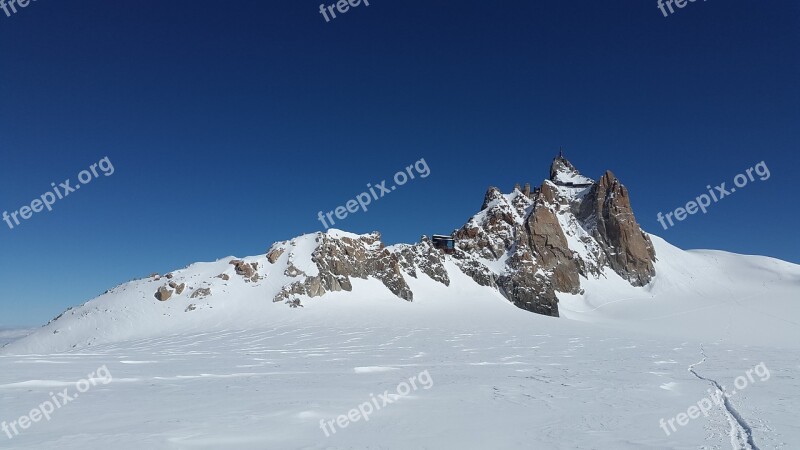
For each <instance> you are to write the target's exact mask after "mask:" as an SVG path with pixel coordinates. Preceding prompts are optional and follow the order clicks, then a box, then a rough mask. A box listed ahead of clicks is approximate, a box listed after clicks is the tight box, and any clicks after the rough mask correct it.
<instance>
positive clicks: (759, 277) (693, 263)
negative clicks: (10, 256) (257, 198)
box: [0, 156, 800, 353]
mask: <svg viewBox="0 0 800 450" xmlns="http://www.w3.org/2000/svg"><path fill="white" fill-rule="evenodd" d="M550 172H551V173H550V178H549V179H547V180H545V181H544V182H543V183H542V185H541V186H540V187H537V188H534V189H533V190H531V189H530V187H529V185H526V186H525V187H524V188H520V187H519V186H517V187H515V189H514V190H513V191H512V192H511V193H509V194H503V193H502V192H500V190H499V189H497V188H493V187H490V188H489V189H488V191H487V192H486V195H485V198H484V201H483V204H482V208H481V210H480V211H479V212H478V213H476V214H475V215H474V216H472V217H471V218H470V219H469V220H468V221H467V223H466V224H465V225H464V226H463V227H461V228H460V229H458V230H456V231H455V232H454V233H453V236H454V238H455V240H456V250H455V252H454V253H453V254H452V255H449V254H445V253H444V252H442V251H441V250H439V249H437V248H435V246H434V245H433V243H432V242H431V241H430V240H429V239H428V238H427V237H424V236H423V238H422V239H421V240H420V242H418V243H415V244H397V245H392V246H388V247H387V246H385V245H384V244H383V243H382V242H381V237H380V234H379V233H377V232H374V233H370V234H365V235H357V234H353V233H348V232H344V231H340V230H333V229H332V230H328V231H327V232H325V233H322V232H317V233H310V234H306V235H303V236H299V237H296V238H294V239H291V240H288V241H282V242H277V243H275V244H273V245H272V246H271V247H270V248H269V250H268V251H267V252H266V253H265V254H262V255H256V256H252V257H246V258H236V257H233V256H231V257H227V258H222V259H220V260H218V261H216V262H211V263H195V264H192V265H190V266H188V267H186V268H185V269H181V270H176V271H173V272H171V273H168V274H165V275H160V274H153V275H152V276H150V277H148V278H145V279H140V280H134V281H131V282H128V283H125V284H122V285H120V286H117V287H116V288H114V289H111V290H109V291H107V292H106V293H104V294H103V295H101V296H100V297H98V298H96V299H94V300H92V301H90V302H88V303H86V304H84V305H82V306H80V307H77V308H74V309H70V310H68V311H66V312H65V313H63V314H62V315H61V316H59V317H57V318H56V319H54V320H52V321H51V322H50V323H48V324H47V325H46V326H45V327H43V328H42V329H40V330H39V331H37V332H35V333H33V334H32V335H30V336H28V337H26V338H23V339H21V340H19V341H16V342H14V343H12V344H10V345H8V346H7V347H5V348H4V349H2V350H0V352H2V353H15V352H22V353H25V352H48V351H64V350H68V349H71V348H84V347H87V346H91V345H96V344H99V343H107V342H117V341H121V340H126V339H134V338H140V337H144V336H157V335H160V334H164V333H166V334H172V333H180V332H182V331H186V330H205V329H214V328H220V327H222V328H252V327H259V326H262V325H263V324H264V322H265V321H269V320H270V318H273V317H283V318H290V320H302V317H303V316H313V315H314V313H313V311H314V309H316V308H320V306H321V305H322V304H324V303H325V302H328V301H329V300H330V301H332V302H336V304H337V305H342V304H343V302H349V303H350V305H351V306H352V305H355V304H357V305H359V306H358V307H359V308H372V306H371V305H373V304H375V305H378V304H380V305H384V306H385V305H386V304H389V303H391V304H392V305H393V306H391V307H390V309H391V310H392V311H396V312H398V313H401V314H408V313H409V312H411V311H416V312H415V313H413V314H417V313H420V312H421V311H429V309H428V308H433V309H434V310H435V311H436V313H435V314H446V315H450V316H452V315H453V314H454V313H455V311H456V310H457V309H459V308H461V307H464V305H467V304H469V303H465V301H464V300H460V299H463V298H464V297H480V298H481V300H479V301H478V302H477V303H475V304H472V306H471V307H474V308H477V309H476V310H479V311H483V309H484V308H488V310H487V311H494V310H495V308H502V309H503V311H505V307H507V306H509V304H513V305H515V306H516V307H518V308H520V309H523V310H526V311H531V312H534V313H538V314H541V315H545V316H555V317H557V316H565V317H567V318H569V319H576V320H585V321H592V322H609V323H616V322H618V321H619V320H620V317H627V318H628V320H630V321H635V319H642V318H644V317H647V316H651V315H652V313H653V312H655V311H659V312H663V313H664V314H665V315H666V317H670V316H669V315H670V314H674V313H675V311H676V310H681V309H692V308H696V307H697V305H701V303H702V302H705V303H702V305H704V306H708V304H707V303H708V302H707V299H708V298H712V297H713V296H717V295H719V292H726V293H725V294H724V295H730V294H728V293H727V292H731V293H734V295H736V296H739V295H741V294H742V293H749V292H752V291H753V288H754V287H756V286H757V285H758V284H759V283H760V284H761V286H757V287H758V288H759V289H762V290H763V288H764V287H766V285H767V282H769V283H771V284H772V287H771V289H772V291H773V292H775V293H777V294H778V295H777V297H776V302H778V303H779V304H780V305H781V308H788V309H793V308H794V309H796V308H797V307H796V306H795V305H796V302H790V298H791V297H792V295H791V294H790V293H791V292H793V291H794V292H796V291H797V287H798V286H800V268H798V266H796V265H793V264H789V263H785V262H782V261H778V260H773V259H770V258H760V257H745V256H739V255H731V254H727V253H724V252H715V253H707V254H706V253H703V252H685V251H682V250H679V249H677V248H675V247H673V246H671V245H669V244H668V243H666V242H664V241H663V240H661V239H658V238H656V237H655V236H650V235H648V234H646V233H644V232H643V231H642V230H641V229H640V227H639V225H638V223H637V222H636V219H635V217H634V215H633V211H632V209H631V206H630V199H629V194H628V191H627V189H626V188H625V187H624V186H623V185H622V184H621V183H620V182H619V180H617V179H616V177H614V175H613V174H612V173H611V172H606V173H605V174H604V175H603V176H602V177H601V178H600V179H599V181H594V180H591V179H589V178H586V177H584V176H582V175H580V173H579V172H578V171H577V169H575V168H574V166H572V164H571V163H569V161H567V160H566V159H564V158H563V157H561V156H559V157H557V158H556V159H555V160H554V161H553V164H552V166H551V171H550ZM656 255H658V256H659V259H658V260H657V259H656ZM720 260H721V261H722V262H720ZM710 271H713V272H714V273H716V274H717V277H721V278H730V275H726V274H730V273H742V274H743V276H742V277H739V278H737V279H732V280H730V282H729V283H716V282H707V281H703V280H699V279H697V277H698V273H700V272H706V273H708V272H710ZM698 293H702V295H701V296H700V297H701V298H699V297H698V295H699V294H698ZM753 295H757V294H753ZM317 299H319V300H317ZM620 299H626V301H625V302H622V301H621V300H620ZM560 300H561V301H560ZM637 300H638V301H637ZM392 302H394V303H398V304H397V305H395V304H394V303H392ZM459 302H461V303H459ZM617 302H620V304H617ZM403 303H408V304H409V305H416V306H413V307H410V308H406V307H402V306H400V305H401V304H403ZM287 305H288V306H287ZM444 305H446V306H444ZM623 305H624V307H623ZM702 305H701V306H702ZM300 307H302V308H303V310H302V313H299V309H300ZM376 307H377V306H376ZM399 311H405V312H399ZM712 312H713V309H712V308H709V311H707V313H709V314H710V313H712ZM363 313H364V312H359V313H356V316H358V315H359V314H363ZM286 314H292V316H287V315H286ZM504 314H505V313H504ZM751 315H752V314H745V315H743V316H742V317H743V319H744V318H746V317H749V316H751ZM698 317H705V313H701V314H698ZM653 320H658V319H657V318H653ZM770 320H771V319H770ZM667 323H669V321H667ZM783 325H785V324H777V325H770V326H771V327H772V328H776V329H781V327H782V326H783ZM667 328H669V325H667ZM709 329H713V327H710V328H709ZM787 332H788V331H787Z"/></svg>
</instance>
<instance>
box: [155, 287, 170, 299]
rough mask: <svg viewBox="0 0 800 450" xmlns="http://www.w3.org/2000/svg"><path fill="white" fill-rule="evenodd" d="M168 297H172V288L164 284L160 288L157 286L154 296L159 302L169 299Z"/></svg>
mask: <svg viewBox="0 0 800 450" xmlns="http://www.w3.org/2000/svg"><path fill="white" fill-rule="evenodd" d="M170 297H172V290H170V289H169V288H167V287H166V286H161V287H160V288H158V291H156V298H157V299H158V301H160V302H165V301H167V300H169V298H170Z"/></svg>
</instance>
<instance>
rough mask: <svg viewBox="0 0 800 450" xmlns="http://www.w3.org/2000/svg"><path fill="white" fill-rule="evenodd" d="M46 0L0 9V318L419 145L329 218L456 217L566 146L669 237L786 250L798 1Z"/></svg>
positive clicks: (302, 205) (169, 263)
mask: <svg viewBox="0 0 800 450" xmlns="http://www.w3.org/2000/svg"><path fill="white" fill-rule="evenodd" d="M319 3H320V1H319V0H317V1H307V0H293V1H285V2H277V1H272V0H270V1H258V0H232V1H229V2H221V1H214V2H211V1H205V0H192V1H189V0H174V1H170V2H163V1H137V2H119V1H115V2H111V1H100V0H81V1H68V2H67V1H48V0H40V1H37V2H34V3H31V4H30V5H29V6H28V7H27V8H25V9H22V10H19V11H18V12H17V13H16V14H13V15H12V16H11V17H6V16H5V14H4V13H2V11H0V42H2V47H0V89H2V91H1V99H0V117H2V120H0V154H1V155H2V160H0V212H2V211H9V212H10V211H14V210H17V209H18V208H20V207H22V206H23V205H25V204H30V203H31V201H32V200H33V199H34V198H36V197H38V196H40V195H42V194H43V193H44V192H45V191H46V190H48V189H49V188H50V183H51V182H56V183H60V182H62V181H64V180H65V179H67V178H71V179H72V183H73V184H74V183H75V177H76V175H77V174H78V172H80V171H81V170H83V169H85V168H87V167H89V166H90V165H91V164H93V163H95V162H97V161H98V160H100V159H101V158H103V157H105V156H108V157H109V159H110V161H111V162H112V163H113V165H114V168H115V173H114V174H113V175H112V176H110V177H104V176H102V174H101V176H100V178H99V179H97V180H94V181H93V182H91V183H90V184H88V185H86V186H84V187H83V188H82V189H81V190H80V191H76V192H75V193H73V194H71V195H70V196H69V197H67V198H64V199H63V200H60V201H58V202H57V203H56V204H55V205H54V209H53V211H52V212H46V211H45V212H41V213H38V214H35V215H34V216H33V217H32V218H31V219H30V220H27V221H25V222H23V223H22V225H20V226H18V227H16V228H15V229H13V230H11V229H9V228H8V227H7V225H6V224H5V223H3V222H0V246H1V247H0V248H2V253H1V256H0V307H1V308H2V313H0V326H18V325H38V324H42V323H44V322H46V321H47V320H49V319H50V318H52V317H54V316H56V315H57V314H58V313H60V312H61V311H63V310H64V309H65V308H67V307H68V306H71V305H76V304H80V303H83V302H84V301H86V300H88V299H90V298H92V297H94V296H96V295H98V294H100V293H101V292H103V291H104V290H106V289H108V288H111V287H113V286H116V285H117V284H119V283H121V282H125V281H127V280H130V279H132V278H136V277H141V276H146V275H147V274H149V273H151V272H162V273H164V272H167V271H169V270H172V269H176V268H181V267H184V266H185V265H187V264H189V263H192V262H195V261H203V260H214V259H217V258H220V257H224V256H227V255H230V254H235V255H239V256H245V255H253V254H259V253H263V252H264V251H265V250H266V249H267V248H268V246H269V245H270V244H271V243H272V242H274V241H277V240H284V239H289V238H291V237H293V236H296V235H299V234H302V233H307V232H312V231H316V230H320V229H321V228H322V225H321V224H320V222H319V221H318V220H317V212H318V211H320V210H326V211H327V210H331V209H333V208H335V207H336V206H338V205H341V204H344V203H345V202H346V201H347V200H348V199H350V198H353V197H354V196H355V195H357V194H358V193H360V192H362V191H363V190H364V189H365V187H366V184H367V183H372V184H375V183H376V182H380V181H381V180H383V179H384V178H388V177H390V176H392V175H393V174H394V172H395V171H397V170H400V169H402V168H403V167H405V166H407V165H408V164H411V163H413V162H414V161H417V160H418V159H420V158H425V160H426V161H427V163H428V165H429V167H430V170H431V174H430V176H429V177H427V178H425V179H424V180H420V179H418V180H415V181H413V182H411V183H409V184H408V185H406V186H403V187H402V188H401V189H398V190H397V191H395V192H392V193H391V194H390V195H388V196H386V197H385V198H383V199H381V200H380V201H379V202H376V203H374V204H373V205H372V208H371V210H370V211H369V212H368V213H358V214H355V215H353V216H351V217H349V218H347V219H346V220H345V221H344V222H343V223H341V225H340V226H339V227H340V228H343V229H347V230H349V231H353V232H359V233H361V232H369V231H372V230H380V231H381V232H382V233H383V235H384V238H385V241H386V242H387V243H395V242H401V241H405V242H413V241H416V240H417V239H418V238H419V236H420V235H422V234H432V233H441V232H445V233H446V232H449V231H451V230H452V229H454V228H457V227H460V226H461V225H462V224H463V223H464V222H465V221H466V220H467V218H468V217H469V216H471V215H472V214H473V213H475V212H476V210H477V209H478V208H479V207H480V204H481V201H482V198H483V194H484V192H485V190H486V188H487V186H489V185H497V186H500V187H502V188H503V189H504V190H505V191H509V190H510V189H511V188H512V187H513V185H514V183H515V182H525V181H530V182H531V183H534V184H538V183H540V182H541V180H542V179H544V178H545V177H546V176H547V170H548V167H549V164H550V161H551V160H552V158H553V156H555V153H556V151H557V149H558V147H559V146H560V145H563V146H565V148H566V152H567V156H568V157H569V158H570V159H571V160H572V162H573V163H574V164H575V165H576V166H578V168H579V169H581V170H582V171H583V172H584V173H585V174H586V175H588V176H591V177H594V178H597V177H599V176H600V175H601V174H602V173H603V171H604V170H606V169H611V170H613V171H614V172H615V173H616V174H617V176H618V177H620V178H621V180H622V181H623V182H624V183H625V184H626V185H627V187H628V188H629V189H630V191H631V193H632V200H633V205H634V210H635V212H636V214H637V217H638V219H639V222H640V223H641V224H642V226H643V227H644V228H645V229H646V230H647V231H650V232H652V233H654V234H658V235H660V236H663V237H664V238H666V239H667V240H669V241H671V242H672V243H674V244H676V245H678V246H680V247H682V248H714V249H723V250H728V251H733V252H739V253H748V254H764V255H769V256H774V257H778V258H781V259H785V260H789V261H793V262H800V245H799V244H798V242H799V240H798V239H797V231H796V229H795V228H796V225H797V224H798V223H799V222H800V217H799V216H798V208H797V180H798V173H797V171H798V167H799V166H800V164H798V162H800V157H798V142H800V139H799V138H800V127H799V126H798V123H800V120H799V119H800V110H799V108H800V107H799V106H798V105H800V88H799V87H798V80H800V57H799V56H800V55H798V50H800V34H799V33H800V32H799V31H798V30H800V4H799V3H798V2H797V1H796V0H774V1H770V2H754V1H751V0H709V1H706V2H700V1H698V2H695V3H690V4H688V6H686V7H685V8H684V9H681V10H678V11H676V13H675V14H673V15H672V16H670V17H667V18H665V17H664V16H663V15H662V14H661V12H659V10H658V8H657V6H656V1H655V0H620V1H584V0H576V1H570V2H564V1H535V2H531V1H521V0H520V1H503V2H486V1H472V0H464V1H459V2H445V1H432V2H421V1H419V2H408V1H405V2H400V1H396V0H392V1H389V0H371V1H370V6H369V7H366V6H360V7H357V8H354V9H352V10H350V11H348V12H347V13H346V14H344V15H340V16H339V17H337V18H336V19H334V20H333V21H331V22H330V23H326V22H325V20H324V18H323V17H322V16H321V15H320V14H319ZM762 160H763V161H765V162H766V164H767V165H768V167H769V168H770V171H771V178H770V179H769V180H767V181H763V182H762V181H757V182H754V183H751V184H750V185H748V186H747V187H746V188H744V189H741V190H739V191H737V192H736V193H735V194H733V195H731V196H730V197H728V198H725V199H724V200H722V201H720V202H719V203H717V204H715V205H713V206H712V207H711V208H710V210H709V212H708V213H707V214H705V215H695V216H692V217H690V218H689V219H687V220H685V221H684V222H681V223H679V224H678V225H677V226H676V227H674V228H672V229H670V230H666V231H665V230H663V229H662V228H661V226H660V225H659V224H658V222H657V221H656V213H658V212H659V211H662V212H665V213H666V212H668V211H671V210H673V209H675V208H677V207H679V206H681V205H683V204H685V203H686V202H687V201H689V200H691V199H692V198H694V197H696V196H697V195H699V194H702V193H703V192H705V186H706V185H709V184H711V185H716V184H719V183H721V182H723V181H727V182H728V185H729V186H730V184H731V181H732V179H733V177H734V176H735V175H736V174H738V173H740V172H742V171H744V170H745V169H747V168H749V167H751V166H753V165H754V164H756V163H758V162H760V161H762Z"/></svg>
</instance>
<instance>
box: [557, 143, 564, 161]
mask: <svg viewBox="0 0 800 450" xmlns="http://www.w3.org/2000/svg"><path fill="white" fill-rule="evenodd" d="M558 157H559V158H561V159H564V147H561V146H559V147H558Z"/></svg>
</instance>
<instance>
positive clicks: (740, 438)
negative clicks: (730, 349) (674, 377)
mask: <svg viewBox="0 0 800 450" xmlns="http://www.w3.org/2000/svg"><path fill="white" fill-rule="evenodd" d="M700 354H701V355H702V356H703V359H702V360H700V361H699V362H696V363H694V364H691V365H689V372H691V373H692V374H693V375H694V376H695V377H697V378H698V379H700V380H703V381H706V382H708V383H710V384H711V385H712V386H713V387H714V389H716V394H717V395H718V396H719V397H718V398H719V399H721V400H722V404H721V405H720V403H719V402H714V403H716V404H717V405H720V406H721V408H722V412H723V413H724V414H725V417H726V418H727V419H728V423H729V424H730V426H731V429H730V438H731V448H732V449H733V450H759V449H758V447H757V446H756V444H755V442H754V441H753V430H752V429H751V428H750V425H749V424H748V423H747V421H746V420H745V419H744V417H742V415H741V414H739V412H738V411H737V410H736V408H734V407H733V405H732V404H731V401H730V397H731V396H732V395H733V394H728V393H727V392H725V390H724V389H723V387H722V386H721V385H720V384H719V382H718V381H717V380H713V379H711V378H706V377H704V376H702V375H700V374H699V373H697V371H696V370H695V367H697V366H699V365H701V364H703V363H705V362H706V360H707V359H708V356H707V355H706V352H705V349H704V348H703V344H700ZM733 393H734V394H735V393H736V391H733Z"/></svg>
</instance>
